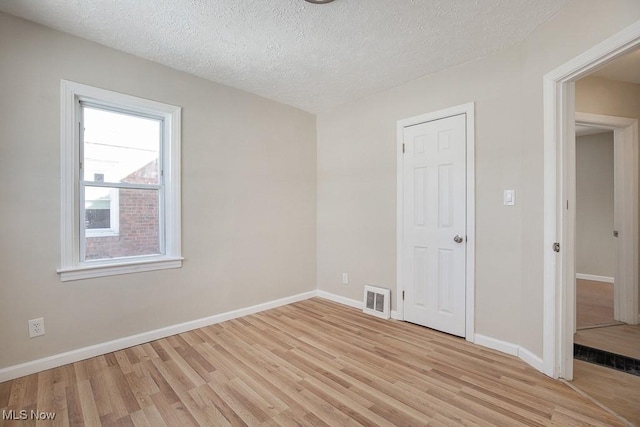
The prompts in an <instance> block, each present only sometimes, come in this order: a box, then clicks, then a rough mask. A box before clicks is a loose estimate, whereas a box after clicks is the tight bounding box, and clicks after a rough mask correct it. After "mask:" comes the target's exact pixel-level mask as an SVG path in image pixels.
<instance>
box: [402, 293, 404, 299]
mask: <svg viewBox="0 0 640 427" xmlns="http://www.w3.org/2000/svg"><path fill="white" fill-rule="evenodd" d="M402 301H404V291H402Z"/></svg>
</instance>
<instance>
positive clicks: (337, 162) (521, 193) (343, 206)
mask: <svg viewBox="0 0 640 427" xmlns="http://www.w3.org/2000/svg"><path fill="white" fill-rule="evenodd" d="M614 3H615V6H614V5H612V4H611V2H602V1H596V0H580V1H574V2H572V3H570V4H569V5H568V6H567V7H566V8H565V9H563V10H562V11H560V12H559V13H558V14H557V15H556V16H555V17H554V18H553V19H552V20H551V21H549V22H548V23H546V24H545V25H543V26H541V27H540V28H539V29H538V30H536V31H535V32H534V33H533V34H532V35H531V36H530V37H529V38H528V39H527V40H525V42H524V43H522V44H521V45H519V46H516V47H513V48H510V49H508V50H505V51H502V52H498V53H495V54H492V55H489V56H487V57H485V58H482V59H480V60H477V61H473V62H469V63H466V64H462V65H459V66H457V67H453V68H451V69H448V70H445V71H443V72H440V73H436V74H433V75H430V76H427V77H424V78H421V79H418V80H414V81H411V82H409V83H406V84H404V85H401V86H398V87H396V88H393V89H390V90H387V91H384V92H381V93H379V94H376V95H374V96H370V97H367V98H364V99H361V100H358V101H355V102H351V103H348V104H346V105H343V106H341V107H339V108H336V109H334V110H332V111H328V112H325V113H322V114H319V115H318V119H317V123H318V124H317V126H318V287H319V288H320V289H321V290H325V291H329V292H333V293H337V294H340V295H342V296H345V297H348V298H354V299H360V298H361V295H362V285H363V284H365V283H371V284H375V285H380V286H385V287H389V288H392V289H395V287H396V230H395V224H396V157H395V146H396V135H395V126H396V121H397V120H399V119H402V118H406V117H410V116H414V115H418V114H422V113H427V112H432V111H436V110H439V109H443V108H447V107H451V106H454V105H459V104H463V103H467V102H470V101H475V102H476V153H475V154H476V177H475V178H476V229H477V234H476V241H477V246H476V254H477V255H476V300H475V304H476V316H475V324H476V332H477V333H479V334H482V335H486V336H489V337H493V338H496V339H499V340H503V341H506V342H509V343H513V344H517V345H520V346H522V347H524V348H525V349H528V350H529V351H531V352H532V353H534V354H535V355H538V356H541V355H542V325H543V322H542V317H543V250H544V248H543V108H542V78H543V75H544V74H545V73H547V72H549V71H551V70H553V69H555V68H556V67H558V66H559V65H561V64H563V63H565V62H567V61H569V60H570V59H572V58H574V57H575V56H577V55H578V54H580V53H582V52H583V51H585V50H587V49H589V48H590V47H592V46H594V45H595V44H597V43H599V42H601V41H602V40H604V39H606V38H607V37H610V36H611V35H613V34H615V33H616V32H618V31H620V30H621V29H623V28H624V27H626V26H628V25H630V24H632V23H633V22H635V21H637V20H638V19H640V2H637V1H632V0H629V1H622V0H619V1H615V2H614ZM504 189H515V190H516V193H517V198H516V199H517V204H516V206H514V207H505V206H503V205H502V191H503V190H504ZM342 272H348V273H349V274H350V283H349V285H347V286H344V285H342V284H341V276H340V274H341V273H342ZM392 299H393V300H394V301H393V305H394V307H395V306H396V298H395V295H394V296H393V297H392Z"/></svg>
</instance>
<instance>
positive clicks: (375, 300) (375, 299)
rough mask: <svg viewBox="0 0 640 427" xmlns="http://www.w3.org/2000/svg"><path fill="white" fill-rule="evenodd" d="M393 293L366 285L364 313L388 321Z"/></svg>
mask: <svg viewBox="0 0 640 427" xmlns="http://www.w3.org/2000/svg"><path fill="white" fill-rule="evenodd" d="M390 299H391V291H390V290H389V289H385V288H378V287H377V286H370V285H364V305H363V306H362V311H363V312H365V313H367V314H372V315H374V316H377V317H380V318H382V319H388V318H389V317H390V314H391V305H390Z"/></svg>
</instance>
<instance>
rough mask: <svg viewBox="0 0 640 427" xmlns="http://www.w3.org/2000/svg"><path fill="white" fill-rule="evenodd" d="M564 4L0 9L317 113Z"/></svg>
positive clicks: (43, 2) (457, 56)
mask: <svg viewBox="0 0 640 427" xmlns="http://www.w3.org/2000/svg"><path fill="white" fill-rule="evenodd" d="M568 3H569V0H536V1H531V0H508V1H505V0H500V1H497V0H475V1H468V0H406V1H389V0H366V1H336V2H333V3H332V4H331V7H313V6H308V3H305V2H303V1H300V0H279V1H265V0H225V1H216V0H200V1H187V2H184V1H175V0H136V1H131V0H111V1H104V0H82V1H68V0H20V1H2V0H0V11H3V12H7V13H10V14H12V15H16V16H19V17H21V18H24V19H28V20H31V21H34V22H38V23H40V24H43V25H46V26H48V27H51V28H54V29H56V30H60V31H63V32H65V33H69V34H72V35H75V36H78V37H81V38H84V39H87V40H90V41H93V42H96V43H99V44H102V45H105V46H108V47H111V48H114V49H117V50H120V51H123V52H127V53H130V54H132V55H135V56H138V57H141V58H144V59H148V60H151V61H155V62H158V63H160V64H164V65H166V66H169V67H171V68H174V69H177V70H181V71H186V72H188V73H191V74H194V75H196V76H199V77H202V78H205V79H208V80H211V81H215V82H218V83H222V84H224V85H227V86H232V87H235V88H238V89H242V90H245V91H247V92H251V93H254V94H258V95H261V96H263V97H265V98H269V99H272V100H275V101H279V102H282V103H285V104H289V105H292V106H295V107H298V108H300V109H302V110H305V111H308V112H312V113H317V112H322V111H328V110H330V109H333V108H335V107H337V106H339V105H341V104H344V103H346V102H349V101H353V100H356V99H360V98H363V97H366V96H369V95H372V94H374V93H377V92H380V91H382V90H385V89H389V88H392V87H395V86H398V85H401V84H403V83H406V82H408V81H411V80H415V79H417V78H420V77H423V76H425V75H428V74H433V73H436V72H438V71H441V70H444V69H447V68H450V67H452V66H455V65H457V64H461V63H464V62H467V61H471V60H473V59H476V58H480V57H482V56H484V55H487V54H490V53H493V52H496V51H499V50H502V49H505V48H507V47H509V46H512V45H515V44H518V43H520V42H522V41H523V40H524V39H525V38H526V37H527V36H528V35H529V34H530V33H531V32H532V31H534V30H535V29H536V28H537V27H538V26H539V25H541V24H542V23H544V22H546V21H548V20H549V19H551V18H552V17H553V16H554V15H555V14H556V13H558V11H559V10H560V9H562V8H563V7H564V6H566V5H567V4H568ZM140 17H144V19H140Z"/></svg>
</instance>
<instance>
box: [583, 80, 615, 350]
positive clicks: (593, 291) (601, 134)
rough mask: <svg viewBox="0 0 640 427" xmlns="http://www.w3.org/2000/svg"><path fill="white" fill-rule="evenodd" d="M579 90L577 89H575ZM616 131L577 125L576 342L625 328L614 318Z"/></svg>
mask: <svg viewBox="0 0 640 427" xmlns="http://www.w3.org/2000/svg"><path fill="white" fill-rule="evenodd" d="M576 90H578V88H576ZM614 178H615V161H614V135H613V130H609V129H605V128H601V127H598V126H590V125H589V124H581V123H579V122H578V123H576V330H577V331H578V333H577V334H576V339H574V342H576V343H578V344H580V341H579V339H578V338H579V337H580V336H581V334H580V333H579V332H580V331H584V330H588V329H596V328H604V327H609V326H615V325H620V324H622V322H620V321H619V320H616V319H615V317H616V316H615V314H614V297H615V293H614V286H615V276H616V274H615V273H616V254H617V252H618V251H617V248H616V245H617V243H618V242H617V236H616V235H617V233H618V232H617V230H615V210H616V209H615V179H614Z"/></svg>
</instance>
